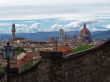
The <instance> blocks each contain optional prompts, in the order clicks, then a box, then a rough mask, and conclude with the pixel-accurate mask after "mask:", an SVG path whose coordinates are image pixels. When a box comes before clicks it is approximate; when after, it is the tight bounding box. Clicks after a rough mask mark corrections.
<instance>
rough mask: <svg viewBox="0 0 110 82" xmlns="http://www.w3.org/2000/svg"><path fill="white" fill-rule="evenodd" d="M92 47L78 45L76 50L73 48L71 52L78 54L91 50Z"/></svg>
mask: <svg viewBox="0 0 110 82" xmlns="http://www.w3.org/2000/svg"><path fill="white" fill-rule="evenodd" d="M92 47H93V45H89V44H79V45H78V46H77V47H76V48H74V49H73V50H72V51H73V52H74V53H75V52H80V51H83V50H86V49H89V48H92Z"/></svg>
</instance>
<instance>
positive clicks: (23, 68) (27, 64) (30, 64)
mask: <svg viewBox="0 0 110 82" xmlns="http://www.w3.org/2000/svg"><path fill="white" fill-rule="evenodd" d="M39 62H40V59H35V60H34V61H26V62H25V63H24V64H22V65H21V66H20V67H19V72H20V73H21V72H25V71H27V70H29V69H31V68H32V67H33V66H34V65H36V64H37V63H39Z"/></svg>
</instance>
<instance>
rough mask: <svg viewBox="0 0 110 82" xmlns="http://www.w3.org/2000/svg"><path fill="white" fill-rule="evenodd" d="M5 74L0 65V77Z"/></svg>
mask: <svg viewBox="0 0 110 82" xmlns="http://www.w3.org/2000/svg"><path fill="white" fill-rule="evenodd" d="M4 74H5V70H4V68H3V65H2V64H0V75H4Z"/></svg>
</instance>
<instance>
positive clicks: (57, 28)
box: [47, 24, 63, 31]
mask: <svg viewBox="0 0 110 82" xmlns="http://www.w3.org/2000/svg"><path fill="white" fill-rule="evenodd" d="M61 28H63V25H59V24H54V25H52V26H51V27H50V28H49V29H48V30H47V31H59V29H61Z"/></svg>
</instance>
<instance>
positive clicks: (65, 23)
mask: <svg viewBox="0 0 110 82" xmlns="http://www.w3.org/2000/svg"><path fill="white" fill-rule="evenodd" d="M45 19H46V20H45ZM47 19H48V20H47ZM49 19H50V20H49ZM52 19H54V20H52ZM108 19H110V0H0V20H1V21H0V32H1V33H6V32H7V33H8V32H10V29H11V28H10V27H11V24H12V22H15V23H16V27H17V29H18V31H17V32H21V31H22V29H25V28H26V29H27V31H22V32H37V31H52V30H58V29H59V28H64V29H65V30H68V31H69V30H75V29H76V28H78V27H80V28H81V24H82V23H84V22H90V23H91V22H92V24H93V25H94V23H97V26H96V25H95V26H96V27H95V26H94V27H92V25H90V26H88V28H90V30H92V31H96V30H103V29H109V28H110V20H108ZM17 20H21V21H17ZM23 20H28V21H23ZM33 20H34V21H33ZM39 20H42V21H43V22H41V21H40V22H39ZM59 20H60V21H59ZM30 21H31V22H30ZM44 21H45V22H44ZM49 21H50V22H49ZM98 27H101V28H98Z"/></svg>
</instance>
